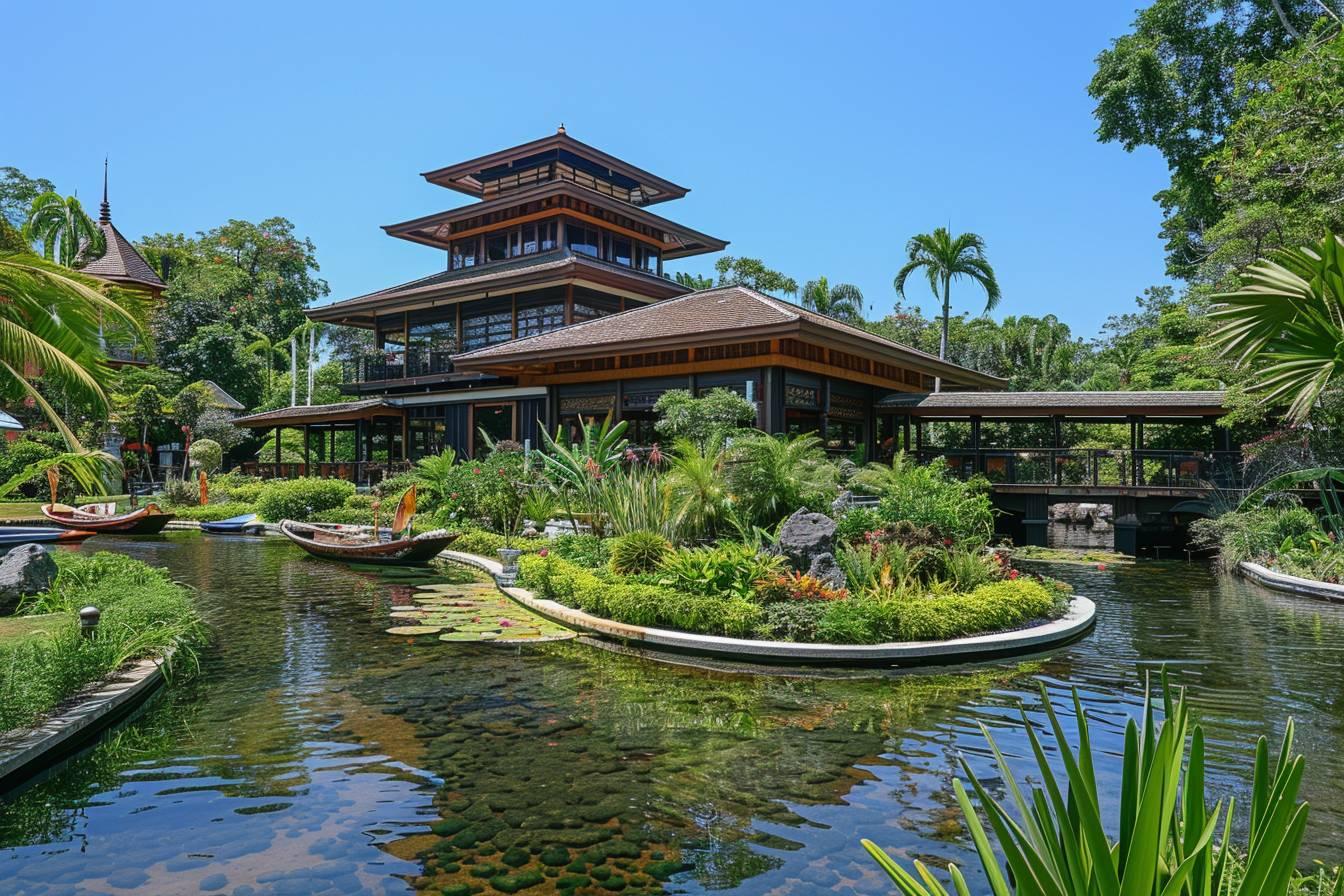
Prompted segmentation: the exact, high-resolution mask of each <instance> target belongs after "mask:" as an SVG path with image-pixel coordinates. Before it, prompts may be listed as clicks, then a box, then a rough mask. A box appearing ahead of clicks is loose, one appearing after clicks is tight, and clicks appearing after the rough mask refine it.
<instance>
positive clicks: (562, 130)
mask: <svg viewBox="0 0 1344 896" xmlns="http://www.w3.org/2000/svg"><path fill="white" fill-rule="evenodd" d="M555 132H556V133H557V134H565V133H568V132H567V131H566V130H565V123H564V122H563V121H562V122H560V127H558V128H556V129H555Z"/></svg>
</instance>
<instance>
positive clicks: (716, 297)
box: [454, 286, 1004, 386]
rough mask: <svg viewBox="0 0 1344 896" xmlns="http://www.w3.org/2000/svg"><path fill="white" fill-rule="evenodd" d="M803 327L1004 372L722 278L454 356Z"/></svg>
mask: <svg viewBox="0 0 1344 896" xmlns="http://www.w3.org/2000/svg"><path fill="white" fill-rule="evenodd" d="M802 328H806V329H809V330H813V331H819V334H820V335H822V336H824V337H830V338H832V339H842V340H844V341H848V342H850V343H858V344H861V345H864V346H866V347H867V348H869V349H870V350H877V351H881V352H885V353H889V354H895V355H898V356H900V359H901V360H904V361H906V362H907V363H909V362H915V363H918V364H919V365H920V366H921V367H923V368H925V369H927V370H929V371H930V372H937V371H943V372H945V374H947V375H951V376H953V377H955V378H957V379H958V380H959V381H962V382H969V383H975V384H977V385H982V386H996V385H1000V384H1003V383H1004V380H1002V379H1000V378H998V377H994V376H990V375H988V374H983V373H980V372H978V371H975V370H971V369H969V368H965V367H961V366H959V365H956V364H951V363H948V362H945V361H940V360H938V359H937V358H936V357H934V356H933V355H930V354H928V353H926V352H922V351H919V350H918V349H914V348H911V347H909V346H906V345H901V344H900V343H897V342H892V341H891V340H889V339H883V338H882V337H880V336H875V335H874V334H872V333H869V332H868V331H867V330H863V329H861V328H859V327H856V326H853V325H852V324H847V323H844V322H842V321H838V320H835V319H833V318H829V317H826V316H824V315H821V314H817V313H816V312H815V311H809V310H808V309H806V308H803V307H801V306H799V305H794V304H793V303H792V302H785V301H783V300H782V299H777V298H774V297H773V296H768V295H766V294H764V293H761V292H757V291H756V290H754V289H749V288H747V287H745V286H721V287H715V288H713V289H704V290H700V291H699V292H693V293H691V294H689V295H685V296H680V297H678V298H675V299H667V300H664V301H662V302H656V303H654V304H652V305H646V306H643V307H640V308H635V309H631V310H629V311H624V312H621V313H620V314H613V315H609V316H607V317H600V318H597V319H596V320H590V321H585V322H583V323H579V324H574V325H572V326H568V327H563V328H561V329H558V330H553V331H551V332H549V333H543V334H541V335H539V336H530V337H528V338H526V339H516V340H513V341H512V342H505V343H502V344H500V345H494V346H490V347H488V348H482V349H477V350H476V351H472V352H467V353H465V354H461V355H458V356H456V357H455V358H454V364H455V365H456V366H457V367H458V368H459V369H461V368H467V369H471V368H477V367H484V366H486V363H487V362H494V361H511V360H518V361H521V360H524V359H533V358H536V357H537V356H539V355H543V354H548V355H549V354H552V353H564V354H565V356H566V357H572V356H573V355H574V354H575V353H577V352H597V351H601V350H603V349H604V347H605V348H609V347H611V346H615V345H621V346H630V347H631V348H633V347H634V345H635V344H639V343H662V344H663V345H667V344H668V343H669V342H670V341H676V340H695V339H696V338H701V339H704V338H717V337H724V339H725V340H726V339H730V338H733V337H732V336H729V335H728V334H733V333H735V332H737V331H751V332H752V333H753V334H754V335H764V334H766V333H769V332H771V331H778V332H779V333H780V334H781V335H787V332H788V331H796V330H799V329H802Z"/></svg>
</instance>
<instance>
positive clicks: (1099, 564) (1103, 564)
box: [1097, 563, 1106, 572]
mask: <svg viewBox="0 0 1344 896" xmlns="http://www.w3.org/2000/svg"><path fill="white" fill-rule="evenodd" d="M1097 569H1099V570H1101V571H1102V572H1105V571H1106V564H1105V563H1098V564H1097Z"/></svg>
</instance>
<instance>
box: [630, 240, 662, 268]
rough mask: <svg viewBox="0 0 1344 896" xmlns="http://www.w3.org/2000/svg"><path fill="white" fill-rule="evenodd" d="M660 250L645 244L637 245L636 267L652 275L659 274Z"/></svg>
mask: <svg viewBox="0 0 1344 896" xmlns="http://www.w3.org/2000/svg"><path fill="white" fill-rule="evenodd" d="M658 258H659V255H658V250H657V249H655V248H653V247H651V246H646V245H644V244H643V243H637V244H635V267H637V268H639V269H640V270H641V271H648V272H649V273H650V274H656V273H658Z"/></svg>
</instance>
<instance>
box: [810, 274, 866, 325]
mask: <svg viewBox="0 0 1344 896" xmlns="http://www.w3.org/2000/svg"><path fill="white" fill-rule="evenodd" d="M803 306H804V307H806V308H811V309H812V310H813V311H815V312H817V313H818V314H824V315H826V316H827V317H833V318H835V319H836V320H851V321H852V320H862V319H863V293H862V292H860V291H859V288H858V287H857V286H855V285H854V284H852V283H837V284H835V285H834V286H832V285H831V284H830V283H829V282H827V280H826V278H825V277H818V278H817V279H815V280H809V281H807V284H806V285H805V286H804V287H803Z"/></svg>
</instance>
